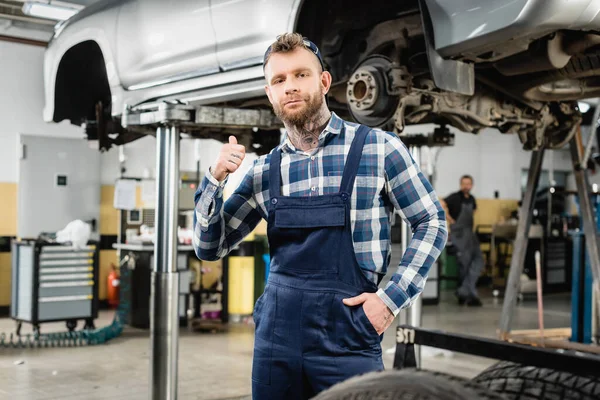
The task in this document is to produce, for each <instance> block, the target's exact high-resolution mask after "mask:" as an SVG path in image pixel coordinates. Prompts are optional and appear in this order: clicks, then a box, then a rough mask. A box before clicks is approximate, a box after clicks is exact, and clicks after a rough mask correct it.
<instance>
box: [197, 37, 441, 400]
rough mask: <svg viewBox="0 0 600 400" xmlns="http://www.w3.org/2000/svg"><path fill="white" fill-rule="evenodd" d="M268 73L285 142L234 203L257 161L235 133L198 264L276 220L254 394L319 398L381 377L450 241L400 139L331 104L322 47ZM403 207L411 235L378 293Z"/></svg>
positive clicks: (306, 48) (206, 211)
mask: <svg viewBox="0 0 600 400" xmlns="http://www.w3.org/2000/svg"><path fill="white" fill-rule="evenodd" d="M264 71H265V79H266V85H265V90H266V93H267V96H268V98H269V101H270V102H271V104H272V106H273V110H274V112H275V113H276V115H277V116H278V117H279V118H280V119H281V121H282V122H283V123H284V125H285V128H286V130H285V133H286V135H285V138H284V140H283V141H282V143H281V144H280V145H279V146H277V147H276V148H275V149H273V150H272V151H271V152H270V153H269V154H268V155H266V156H261V157H259V158H258V159H257V160H255V161H254V163H253V164H252V165H251V166H249V168H248V171H247V173H246V174H245V176H244V178H243V180H242V181H241V183H240V184H239V186H238V187H237V189H236V190H235V191H234V193H233V194H232V195H231V196H230V197H229V198H228V199H227V201H226V202H224V201H223V194H222V193H223V192H222V190H223V187H224V185H225V183H226V182H227V180H228V177H229V175H230V174H231V173H233V172H235V171H237V170H238V169H239V168H240V166H241V165H242V162H243V160H244V159H245V154H246V150H245V147H244V146H242V145H240V144H238V143H237V140H236V138H235V137H233V136H232V137H230V139H229V140H230V141H229V143H227V144H225V145H224V146H223V147H222V150H221V152H220V154H219V155H218V157H217V159H216V161H215V162H214V164H212V166H211V167H210V168H209V171H208V172H207V174H206V177H205V178H204V179H203V181H202V183H201V185H200V187H199V189H198V191H197V192H196V197H195V203H196V210H195V213H194V219H195V222H194V225H195V232H194V242H193V243H194V248H195V250H196V254H197V256H198V257H199V258H200V259H205V260H216V259H219V258H221V257H224V256H225V255H227V254H228V252H229V251H231V250H232V249H233V248H234V247H235V246H236V245H237V244H238V243H239V242H241V241H242V240H243V238H244V237H245V236H246V235H248V234H249V233H250V232H251V231H252V230H253V229H254V228H255V227H256V226H257V224H258V223H259V222H260V220H261V219H265V220H266V221H267V235H268V240H269V249H270V255H271V263H270V272H269V278H268V282H267V285H266V288H265V291H264V293H263V294H262V295H261V297H260V298H259V299H258V301H257V302H256V305H255V309H254V319H255V323H256V328H255V329H256V330H255V344H254V357H253V368H252V394H253V399H255V400H263V399H286V400H289V399H307V398H310V397H313V396H314V395H315V394H317V393H319V392H321V391H322V390H324V389H326V388H328V387H330V386H332V385H334V384H336V383H338V382H340V381H344V380H346V379H348V378H350V377H352V376H354V375H358V374H362V373H366V372H369V371H377V370H382V369H383V362H382V351H381V338H382V334H383V332H384V331H385V330H386V329H387V328H388V327H389V326H390V325H391V324H392V321H393V320H394V317H395V316H396V315H397V314H398V312H399V311H400V310H401V309H402V308H405V307H408V306H409V305H410V304H411V303H412V302H413V301H414V300H415V298H416V297H417V296H418V295H419V294H420V293H421V292H422V290H423V287H424V285H425V281H426V278H427V274H428V271H429V268H430V267H431V265H432V264H433V263H434V262H435V260H436V258H437V257H438V256H439V254H440V252H441V250H442V248H443V247H444V245H445V243H446V240H447V229H446V221H445V213H444V211H443V209H442V207H441V205H440V202H439V200H438V198H437V195H436V194H435V192H434V191H433V188H432V187H431V185H430V183H429V182H428V181H427V179H426V178H425V176H424V175H423V174H422V173H421V171H420V169H419V166H418V165H416V163H415V162H414V160H413V159H412V158H411V156H410V154H409V152H408V150H407V148H406V147H405V146H404V145H403V143H402V142H401V141H400V140H399V139H398V137H397V136H396V135H395V134H393V133H390V132H385V131H383V130H379V129H371V128H369V127H366V126H362V125H359V124H356V123H352V122H348V121H344V120H342V119H341V118H339V117H338V116H337V115H336V114H335V113H332V112H331V111H330V110H329V109H328V106H327V101H326V97H325V96H326V94H327V92H328V91H329V88H330V86H331V74H330V73H329V72H327V71H326V70H325V68H324V64H323V60H322V58H321V54H320V52H319V49H318V48H317V46H316V45H315V44H314V43H312V42H310V41H309V40H307V39H306V38H303V37H302V36H301V35H299V34H296V33H290V34H284V35H281V36H279V37H278V38H277V40H276V41H275V42H274V43H273V44H272V45H271V46H270V47H269V48H268V50H267V51H266V53H265V58H264ZM396 211H397V212H399V213H400V214H401V215H402V217H403V218H404V219H405V220H406V221H408V222H409V223H410V225H411V228H412V231H413V235H412V239H411V242H410V245H409V247H408V249H407V251H406V252H405V253H404V255H403V257H402V260H401V262H400V265H399V266H398V270H397V271H396V273H395V274H394V275H393V277H392V279H391V281H390V282H389V283H388V284H387V285H386V287H385V288H379V287H378V285H379V283H380V281H381V278H382V277H383V276H384V275H385V273H386V270H387V266H388V264H389V261H390V256H391V241H390V222H391V221H392V217H393V214H394V212H396Z"/></svg>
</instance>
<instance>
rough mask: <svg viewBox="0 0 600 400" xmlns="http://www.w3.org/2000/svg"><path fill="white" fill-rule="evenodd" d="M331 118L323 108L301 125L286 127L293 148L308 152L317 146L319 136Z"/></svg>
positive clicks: (329, 113) (328, 112)
mask: <svg viewBox="0 0 600 400" xmlns="http://www.w3.org/2000/svg"><path fill="white" fill-rule="evenodd" d="M329 118H331V112H330V111H329V110H328V109H327V108H326V107H324V109H323V108H321V109H320V110H319V112H318V113H317V114H315V115H314V116H313V117H312V118H310V119H309V120H308V121H307V122H306V123H304V124H303V125H298V126H296V125H293V126H286V130H287V132H288V135H289V137H290V140H291V142H292V144H293V145H294V147H296V148H297V149H300V150H302V151H310V150H314V149H316V148H317V146H318V145H319V135H321V132H322V131H323V129H325V127H326V126H327V123H328V121H329Z"/></svg>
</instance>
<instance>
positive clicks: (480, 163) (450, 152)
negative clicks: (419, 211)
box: [411, 127, 571, 199]
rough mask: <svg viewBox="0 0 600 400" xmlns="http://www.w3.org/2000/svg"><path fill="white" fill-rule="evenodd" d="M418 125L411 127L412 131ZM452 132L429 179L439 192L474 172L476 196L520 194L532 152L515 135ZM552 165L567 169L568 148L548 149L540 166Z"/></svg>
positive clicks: (516, 196)
mask: <svg viewBox="0 0 600 400" xmlns="http://www.w3.org/2000/svg"><path fill="white" fill-rule="evenodd" d="M417 129H418V128H417V127H411V131H418V130H417ZM420 131H422V132H430V131H431V128H429V129H428V128H425V127H423V128H421V130H420ZM452 132H453V133H454V134H455V145H454V146H453V147H445V148H442V149H440V150H439V152H440V153H439V156H438V158H437V163H436V176H435V179H434V181H433V182H432V183H433V185H434V187H435V189H436V191H437V192H438V194H439V195H440V196H443V197H445V196H447V195H449V194H450V193H452V192H454V191H456V190H458V184H459V180H460V177H461V176H462V175H465V174H469V175H471V176H473V180H474V187H473V195H474V196H476V197H480V198H493V197H494V192H495V191H498V194H499V197H500V198H504V199H520V198H521V170H522V169H528V168H529V163H530V158H531V152H530V151H525V150H523V149H522V145H521V142H520V141H519V138H518V136H517V135H512V134H501V133H500V132H499V131H497V130H495V129H486V130H483V131H481V132H480V133H479V134H477V135H474V134H470V133H464V132H460V131H458V130H454V129H452ZM550 153H552V154H550ZM552 165H553V166H554V170H555V171H559V170H566V171H570V170H571V161H570V156H569V152H568V151H567V150H560V151H552V152H550V151H547V152H546V154H545V157H544V163H543V169H549V168H550V167H551V166H552Z"/></svg>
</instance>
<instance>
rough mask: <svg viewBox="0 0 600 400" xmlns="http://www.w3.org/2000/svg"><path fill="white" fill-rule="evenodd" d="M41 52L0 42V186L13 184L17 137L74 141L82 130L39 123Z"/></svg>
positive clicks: (41, 106) (42, 97) (41, 121)
mask: <svg viewBox="0 0 600 400" xmlns="http://www.w3.org/2000/svg"><path fill="white" fill-rule="evenodd" d="M43 60H44V49H43V48H42V47H37V46H30V45H24V44H18V43H9V42H2V41H0V88H2V89H1V90H0V121H2V123H1V124H0V160H2V168H0V182H16V181H17V151H16V150H17V135H18V134H19V133H24V134H32V135H43V136H58V137H70V138H78V137H84V135H83V133H82V129H80V128H79V127H75V126H73V125H71V124H69V123H68V122H63V123H61V124H48V123H46V122H44V120H43V119H42V110H43V108H44V86H43Z"/></svg>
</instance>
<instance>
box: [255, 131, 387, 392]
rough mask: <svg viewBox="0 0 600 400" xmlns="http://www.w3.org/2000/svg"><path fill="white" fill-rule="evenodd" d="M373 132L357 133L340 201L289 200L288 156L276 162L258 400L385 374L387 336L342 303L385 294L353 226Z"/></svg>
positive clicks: (258, 338) (258, 340) (259, 335)
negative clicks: (364, 262)
mask: <svg viewBox="0 0 600 400" xmlns="http://www.w3.org/2000/svg"><path fill="white" fill-rule="evenodd" d="M368 132H369V128H367V127H365V126H360V128H359V129H358V130H357V133H356V135H355V138H354V140H353V142H352V145H351V147H350V153H349V154H348V156H347V160H346V165H345V167H344V174H343V176H342V183H341V187H340V191H339V192H338V193H335V194H328V195H323V196H314V197H284V196H281V191H280V186H281V172H280V166H281V154H280V152H279V151H278V150H276V151H274V152H273V154H272V155H271V162H270V167H269V171H270V172H269V191H270V199H271V200H270V203H269V214H268V215H269V216H268V221H267V222H268V225H267V235H268V239H269V246H270V252H271V267H270V272H269V279H268V282H267V286H266V288H265V291H264V293H263V294H262V296H261V297H260V298H259V299H258V300H257V302H256V305H255V309H254V318H255V323H256V331H255V342H254V358H253V365H252V395H253V396H252V398H253V400H266V399H285V400H292V399H308V398H311V397H313V396H314V395H315V394H317V393H319V392H320V391H322V390H324V389H326V388H328V387H330V386H332V385H334V384H335V383H337V382H340V381H344V380H346V379H348V378H350V377H351V376H354V375H357V374H361V373H366V372H369V371H375V370H383V362H382V358H381V336H380V335H378V334H377V331H376V330H375V328H374V327H373V325H372V324H371V322H370V321H369V319H368V318H367V316H366V314H365V312H364V310H363V307H362V304H361V305H359V306H355V307H349V306H346V305H345V304H344V303H342V299H344V298H349V297H354V296H357V295H359V294H361V293H363V292H370V293H374V292H376V291H377V285H376V284H375V283H374V282H372V281H370V280H368V279H367V278H366V276H365V275H364V274H363V272H362V271H361V269H360V266H359V264H358V261H357V260H356V255H355V253H354V246H353V242H352V231H351V221H350V196H351V195H352V188H353V185H354V180H355V177H356V173H357V171H358V166H359V163H360V159H361V155H362V149H363V146H364V142H365V137H366V135H367V133H368Z"/></svg>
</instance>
